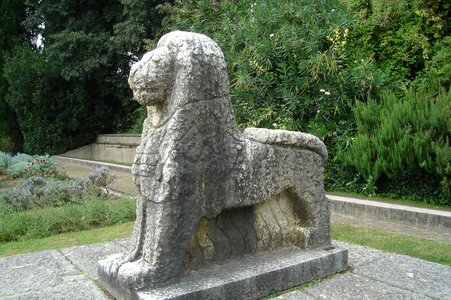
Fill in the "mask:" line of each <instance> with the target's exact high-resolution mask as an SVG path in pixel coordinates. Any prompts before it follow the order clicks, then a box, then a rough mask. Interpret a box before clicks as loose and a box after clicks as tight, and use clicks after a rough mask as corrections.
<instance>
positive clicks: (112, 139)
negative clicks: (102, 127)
mask: <svg viewBox="0 0 451 300" xmlns="http://www.w3.org/2000/svg"><path fill="white" fill-rule="evenodd" d="M140 143H141V135H140V134H99V135H98V136H97V139H96V142H95V143H94V144H91V145H86V146H83V147H80V148H78V149H74V150H70V151H67V152H66V153H63V154H60V156H65V157H73V158H79V159H88V160H102V161H115V162H121V163H133V159H134V157H135V153H136V148H137V147H138V146H139V144H140Z"/></svg>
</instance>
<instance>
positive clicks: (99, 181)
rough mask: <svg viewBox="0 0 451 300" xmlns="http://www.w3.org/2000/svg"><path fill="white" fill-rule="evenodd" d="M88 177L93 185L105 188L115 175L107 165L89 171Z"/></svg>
mask: <svg viewBox="0 0 451 300" xmlns="http://www.w3.org/2000/svg"><path fill="white" fill-rule="evenodd" d="M88 178H89V180H90V181H91V182H92V183H93V184H94V185H95V186H98V187H101V188H107V186H108V185H110V184H112V183H113V182H114V180H115V179H116V175H114V174H113V173H111V170H110V169H108V168H107V167H100V168H97V170H96V171H95V172H92V173H90V174H89V175H88Z"/></svg>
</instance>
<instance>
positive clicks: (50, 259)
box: [0, 251, 108, 300]
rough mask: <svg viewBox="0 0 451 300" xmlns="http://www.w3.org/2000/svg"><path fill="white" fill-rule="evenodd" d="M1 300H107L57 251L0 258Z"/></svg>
mask: <svg viewBox="0 0 451 300" xmlns="http://www.w3.org/2000/svg"><path fill="white" fill-rule="evenodd" d="M0 299H55V300H56V299H80V300H81V299H105V300H106V299H108V297H107V296H106V295H105V294H104V293H103V292H102V291H100V290H99V289H98V288H97V287H96V286H95V285H94V284H93V283H92V282H91V281H89V280H87V279H86V278H85V276H83V275H82V274H81V273H80V272H79V271H77V269H76V268H75V267H74V266H73V265H71V264H70V263H69V261H67V260H66V259H65V258H64V257H63V256H62V255H61V254H60V253H59V252H58V251H44V252H39V253H32V254H25V255H17V256H12V257H3V258H0Z"/></svg>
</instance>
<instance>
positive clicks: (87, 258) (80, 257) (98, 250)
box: [61, 241, 128, 279]
mask: <svg viewBox="0 0 451 300" xmlns="http://www.w3.org/2000/svg"><path fill="white" fill-rule="evenodd" d="M127 250H128V249H127V248H125V247H124V246H122V245H121V244H120V243H118V242H117V241H115V242H107V243H102V244H93V245H83V246H77V247H72V248H65V249H62V250H61V252H62V253H63V255H64V256H65V257H66V258H67V259H68V260H70V261H71V262H72V263H73V264H74V265H76V266H77V267H78V268H79V269H80V270H82V271H83V272H84V273H86V274H87V275H89V276H90V277H91V278H92V279H97V262H98V261H99V260H100V259H105V258H106V257H108V256H110V255H113V254H118V253H122V252H124V251H127Z"/></svg>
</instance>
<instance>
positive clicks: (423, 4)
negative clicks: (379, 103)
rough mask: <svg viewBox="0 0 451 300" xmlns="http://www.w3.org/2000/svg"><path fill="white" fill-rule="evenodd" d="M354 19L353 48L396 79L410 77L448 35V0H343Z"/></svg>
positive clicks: (421, 66) (422, 66)
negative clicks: (436, 45) (435, 46)
mask: <svg viewBox="0 0 451 300" xmlns="http://www.w3.org/2000/svg"><path fill="white" fill-rule="evenodd" d="M343 2H344V3H345V4H346V5H347V8H348V11H349V14H350V15H353V16H354V17H355V18H354V20H355V21H354V22H353V24H352V30H351V32H350V38H349V41H350V44H351V47H352V48H353V51H355V52H357V53H361V54H363V55H364V56H365V57H368V58H371V59H373V60H374V61H375V62H376V63H377V65H378V66H379V67H380V68H381V69H382V70H384V71H385V72H387V73H389V74H390V75H391V76H392V77H393V78H394V79H396V80H398V81H406V80H412V79H414V78H415V77H416V75H417V73H418V72H420V71H421V70H422V69H423V68H424V65H425V61H427V60H428V59H430V58H431V56H432V54H433V47H434V45H435V44H436V43H437V42H438V41H440V40H441V39H443V37H445V36H447V35H449V33H450V30H449V26H450V21H451V18H450V16H451V14H450V11H451V10H450V8H451V4H450V2H449V1H445V0H437V1H427V0H413V1H385V0H344V1H343Z"/></svg>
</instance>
